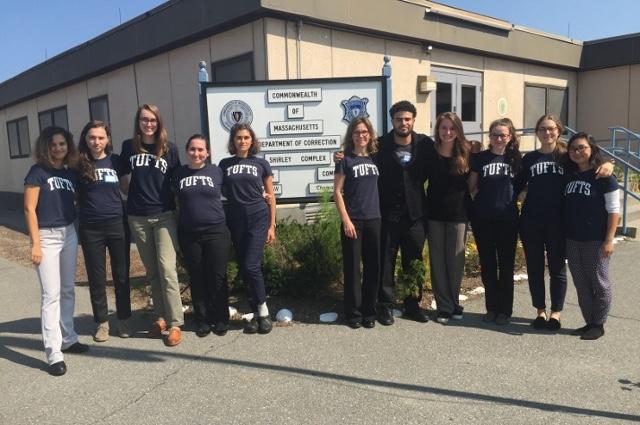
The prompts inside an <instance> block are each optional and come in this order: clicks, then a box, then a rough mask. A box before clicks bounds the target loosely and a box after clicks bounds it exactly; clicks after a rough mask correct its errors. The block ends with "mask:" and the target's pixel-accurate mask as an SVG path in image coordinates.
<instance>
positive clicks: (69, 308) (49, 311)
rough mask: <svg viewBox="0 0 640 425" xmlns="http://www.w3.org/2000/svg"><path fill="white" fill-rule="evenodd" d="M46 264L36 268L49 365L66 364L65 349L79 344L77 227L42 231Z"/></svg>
mask: <svg viewBox="0 0 640 425" xmlns="http://www.w3.org/2000/svg"><path fill="white" fill-rule="evenodd" d="M39 234H40V246H41V248H42V261H41V262H40V264H39V265H37V266H36V270H37V272H38V279H39V280H40V293H41V296H40V298H41V321H42V339H43V341H44V351H45V354H46V356H47V363H49V364H53V363H56V362H59V361H62V359H63V356H62V351H61V350H62V349H63V348H67V347H69V346H71V345H73V344H75V343H76V342H78V335H77V334H76V331H75V330H74V328H73V308H74V305H75V277H76V254H77V251H78V237H77V236H76V229H75V227H74V226H73V224H70V225H68V226H66V227H56V228H50V229H40V231H39Z"/></svg>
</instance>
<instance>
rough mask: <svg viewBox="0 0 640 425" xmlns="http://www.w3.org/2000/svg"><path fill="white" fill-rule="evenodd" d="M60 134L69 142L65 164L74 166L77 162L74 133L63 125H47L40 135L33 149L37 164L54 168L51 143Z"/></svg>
mask: <svg viewBox="0 0 640 425" xmlns="http://www.w3.org/2000/svg"><path fill="white" fill-rule="evenodd" d="M56 135H60V136H62V137H64V140H65V141H66V142H67V155H66V156H65V157H64V161H63V165H66V166H70V167H71V166H74V165H75V162H76V145H75V144H74V143H73V135H72V134H71V133H70V132H69V131H68V130H65V129H64V128H62V127H47V128H45V129H44V130H42V132H41V133H40V135H39V136H38V138H37V139H36V141H35V146H34V149H33V158H34V160H35V162H36V164H39V165H42V166H43V167H46V168H54V165H53V159H52V158H51V143H53V136H56Z"/></svg>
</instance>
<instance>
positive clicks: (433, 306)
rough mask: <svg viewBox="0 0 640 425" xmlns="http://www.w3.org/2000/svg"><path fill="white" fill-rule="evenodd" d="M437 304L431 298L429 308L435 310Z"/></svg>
mask: <svg viewBox="0 0 640 425" xmlns="http://www.w3.org/2000/svg"><path fill="white" fill-rule="evenodd" d="M437 308H438V305H437V304H436V300H431V310H437Z"/></svg>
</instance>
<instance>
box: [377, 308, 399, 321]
mask: <svg viewBox="0 0 640 425" xmlns="http://www.w3.org/2000/svg"><path fill="white" fill-rule="evenodd" d="M378 322H380V324H381V325H384V326H390V325H393V322H395V319H394V318H393V311H391V309H390V308H389V307H380V312H379V313H378Z"/></svg>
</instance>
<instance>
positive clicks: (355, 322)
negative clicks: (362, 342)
mask: <svg viewBox="0 0 640 425" xmlns="http://www.w3.org/2000/svg"><path fill="white" fill-rule="evenodd" d="M347 326H349V327H350V328H351V329H360V328H361V327H362V319H360V318H359V317H354V318H351V319H347Z"/></svg>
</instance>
